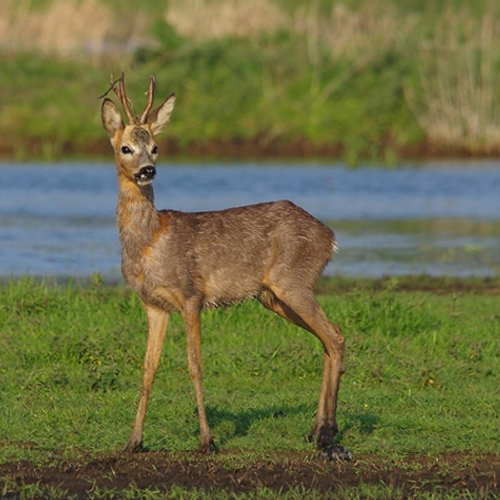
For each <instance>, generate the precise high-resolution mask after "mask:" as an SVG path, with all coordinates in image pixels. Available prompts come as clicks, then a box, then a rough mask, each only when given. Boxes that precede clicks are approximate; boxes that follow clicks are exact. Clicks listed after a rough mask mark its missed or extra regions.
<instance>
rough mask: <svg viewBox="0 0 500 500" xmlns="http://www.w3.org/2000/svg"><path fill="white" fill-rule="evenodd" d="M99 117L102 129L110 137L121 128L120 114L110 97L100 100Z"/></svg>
mask: <svg viewBox="0 0 500 500" xmlns="http://www.w3.org/2000/svg"><path fill="white" fill-rule="evenodd" d="M101 119H102V124H103V126H104V129H105V130H106V132H107V133H108V134H109V136H110V137H111V138H113V137H114V135H115V134H116V132H118V130H120V129H122V128H123V122H122V116H121V115H120V112H119V111H118V108H117V107H116V106H115V104H114V102H113V101H112V100H111V99H104V101H103V102H102V106H101Z"/></svg>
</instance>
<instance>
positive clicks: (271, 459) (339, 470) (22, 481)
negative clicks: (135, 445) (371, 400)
mask: <svg viewBox="0 0 500 500" xmlns="http://www.w3.org/2000/svg"><path fill="white" fill-rule="evenodd" d="M499 481H500V455H482V456H478V455H467V454H454V455H446V456H438V457H427V456H420V455H415V456H411V457H407V458H405V459H403V460H397V461H390V460H387V459H383V458H377V457H374V456H372V455H370V456H364V457H358V458H357V460H355V461H354V462H351V463H338V462H328V461H325V460H323V459H321V458H318V457H317V456H316V455H312V454H311V453H299V452H297V453H285V454H283V453H279V452H275V453H273V454H269V455H268V456H267V457H266V459H264V460H258V461H257V460H252V459H249V461H248V463H246V461H245V454H244V452H238V453H233V454H231V453H225V454H218V455H216V456H215V457H203V456H200V455H197V454H194V453H192V454H191V453H185V454H176V455H175V456H172V455H170V454H167V453H159V452H158V453H151V452H150V453H140V454H136V455H126V454H116V455H107V456H104V455H103V456H99V457H97V458H94V459H92V460H89V461H88V462H80V463H71V462H59V463H53V464H51V465H48V466H43V467H40V466H34V465H31V464H29V463H26V462H20V463H8V464H4V465H1V466H0V495H1V492H2V491H3V492H4V495H5V494H7V496H6V498H9V499H10V498H12V499H14V498H20V496H19V495H20V494H19V493H18V491H20V490H21V489H22V486H23V485H30V484H39V485H43V487H44V488H47V489H49V488H54V489H57V490H59V491H62V490H65V491H66V492H67V496H70V497H74V498H78V499H87V498H91V497H93V496H94V495H95V493H96V492H97V491H100V492H103V491H113V492H114V494H118V496H119V492H120V490H129V489H130V488H133V489H135V490H146V489H149V490H155V491H159V492H163V491H164V492H168V491H170V490H171V489H172V488H173V487H180V488H182V489H187V490H191V489H197V490H204V491H213V490H219V491H220V490H224V491H226V492H228V493H229V494H231V493H235V494H236V493H238V494H241V493H247V492H251V491H254V490H256V489H258V488H261V487H266V488H268V489H270V490H273V491H276V492H281V493H284V492H286V491H289V490H291V489H295V490H296V491H297V490H298V491H305V492H306V491H307V490H315V491H316V492H319V493H321V494H323V495H325V496H327V495H328V494H330V495H331V494H332V493H333V492H335V491H339V490H343V489H346V488H351V487H359V486H360V485H362V484H368V485H384V486H385V487H391V488H392V489H394V490H395V491H397V492H398V494H399V495H401V496H402V497H404V498H418V496H419V494H422V493H423V492H431V491H439V492H447V491H448V492H455V493H457V494H459V493H460V492H463V493H464V494H465V495H467V494H468V493H472V492H475V493H476V494H477V493H479V492H480V497H478V498H497V497H498V495H500V486H499ZM17 488H18V490H17ZM16 490H17V491H16Z"/></svg>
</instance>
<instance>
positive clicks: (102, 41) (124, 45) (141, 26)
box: [0, 0, 150, 64]
mask: <svg viewBox="0 0 500 500" xmlns="http://www.w3.org/2000/svg"><path fill="white" fill-rule="evenodd" d="M149 22H150V19H148V17H147V16H146V14H144V13H141V11H138V12H134V13H131V12H128V13H127V10H126V9H124V12H122V14H121V15H118V16H117V14H116V13H115V12H114V11H113V10H111V9H110V8H109V7H108V6H106V5H105V4H104V2H102V1H101V0H51V1H50V2H48V3H47V5H46V6H39V5H38V4H37V2H36V1H35V0H20V1H17V0H3V1H2V2H1V3H0V49H2V50H3V51H4V52H7V53H11V54H12V53H14V54H15V53H19V52H38V53H42V54H43V55H46V56H56V57H58V58H62V59H81V58H82V57H85V58H86V59H90V60H91V62H93V63H94V64H99V63H100V62H103V61H109V58H110V57H116V55H117V54H118V55H120V56H123V55H124V54H125V53H126V52H128V51H130V48H131V47H134V46H137V45H139V44H140V37H141V35H140V34H141V33H144V32H145V31H146V30H147V26H149Z"/></svg>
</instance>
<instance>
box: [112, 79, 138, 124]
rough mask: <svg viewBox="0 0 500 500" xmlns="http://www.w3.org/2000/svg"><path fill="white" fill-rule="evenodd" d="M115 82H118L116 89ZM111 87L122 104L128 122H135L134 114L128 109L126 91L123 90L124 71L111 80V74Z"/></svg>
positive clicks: (128, 102)
mask: <svg viewBox="0 0 500 500" xmlns="http://www.w3.org/2000/svg"><path fill="white" fill-rule="evenodd" d="M116 83H118V84H119V86H118V90H116V87H115V86H116ZM111 88H112V89H113V90H114V91H115V94H116V95H117V96H118V98H119V99H120V101H121V103H122V106H123V110H124V111H125V114H126V115H127V118H128V120H129V122H130V123H135V118H134V115H133V114H132V111H131V110H130V101H129V99H128V97H127V93H126V92H125V73H124V72H123V71H122V74H121V76H120V78H118V79H117V80H113V75H111Z"/></svg>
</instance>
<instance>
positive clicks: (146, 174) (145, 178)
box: [134, 165, 156, 186]
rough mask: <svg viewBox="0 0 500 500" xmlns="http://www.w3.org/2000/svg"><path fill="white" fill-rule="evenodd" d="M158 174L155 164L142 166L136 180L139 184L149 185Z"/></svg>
mask: <svg viewBox="0 0 500 500" xmlns="http://www.w3.org/2000/svg"><path fill="white" fill-rule="evenodd" d="M155 175H156V169H155V167H154V166H153V165H148V166H147V167H142V168H141V169H140V170H139V172H137V173H136V174H135V176H134V177H135V181H136V182H137V184H138V185H139V186H147V185H148V184H151V182H153V179H154V178H155Z"/></svg>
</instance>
